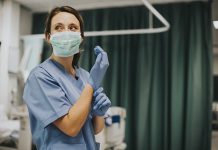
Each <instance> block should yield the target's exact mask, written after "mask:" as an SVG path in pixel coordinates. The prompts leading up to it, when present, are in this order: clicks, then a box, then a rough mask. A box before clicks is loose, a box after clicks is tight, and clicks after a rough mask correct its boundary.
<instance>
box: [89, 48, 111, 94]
mask: <svg viewBox="0 0 218 150" xmlns="http://www.w3.org/2000/svg"><path fill="white" fill-rule="evenodd" d="M94 51H95V55H97V58H96V61H95V64H94V65H93V67H92V69H91V70H90V76H89V80H88V83H89V84H90V85H91V86H92V87H93V89H94V90H96V89H98V88H99V87H100V85H101V82H102V80H103V77H104V75H105V72H106V70H107V68H108V66H109V62H108V57H107V53H106V52H105V51H104V50H103V49H102V48H101V47H100V46H96V47H95V48H94Z"/></svg>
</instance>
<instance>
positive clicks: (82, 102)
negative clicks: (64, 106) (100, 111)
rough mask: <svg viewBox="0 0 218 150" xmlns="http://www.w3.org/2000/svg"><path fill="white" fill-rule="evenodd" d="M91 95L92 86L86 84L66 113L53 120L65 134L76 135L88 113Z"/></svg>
mask: <svg viewBox="0 0 218 150" xmlns="http://www.w3.org/2000/svg"><path fill="white" fill-rule="evenodd" d="M92 95H93V88H92V86H91V85H89V84H87V85H86V86H85V88H84V89H83V91H82V94H81V95H80V98H79V99H78V101H77V102H76V103H75V104H74V105H73V106H72V107H71V108H70V110H69V112H68V114H66V115H65V116H63V117H61V118H59V119H57V120H56V121H54V124H55V125H56V126H57V127H58V128H59V129H60V130H61V131H62V132H64V133H65V134H67V135H69V136H76V135H77V134H78V133H79V131H80V130H81V128H82V126H83V124H84V123H85V121H86V118H87V116H88V114H89V111H90V106H91V101H92ZM97 120H98V119H97ZM97 122H99V121H97Z"/></svg>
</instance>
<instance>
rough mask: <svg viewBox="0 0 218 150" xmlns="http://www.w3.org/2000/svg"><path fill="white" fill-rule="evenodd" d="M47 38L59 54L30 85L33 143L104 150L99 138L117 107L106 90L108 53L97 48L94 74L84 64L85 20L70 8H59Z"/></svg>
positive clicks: (42, 149) (53, 148)
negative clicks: (108, 114)
mask: <svg viewBox="0 0 218 150" xmlns="http://www.w3.org/2000/svg"><path fill="white" fill-rule="evenodd" d="M45 37H46V40H47V41H48V43H50V44H51V46H52V49H53V53H52V55H51V56H50V58H49V59H47V60H46V61H44V62H43V63H41V64H39V65H38V66H37V67H35V68H34V69H33V70H32V71H31V73H30V75H29V77H28V79H27V82H26V84H25V88H24V95H23V99H24V101H25V103H26V104H27V107H28V111H29V117H30V124H31V131H32V136H33V142H34V143H35V144H36V147H37V149H38V150H98V149H99V144H98V143H96V141H95V137H94V135H95V134H97V133H99V132H100V131H101V130H102V129H103V128H104V118H103V116H104V115H105V113H106V111H107V110H108V108H109V107H110V105H111V102H110V100H109V98H108V97H107V96H106V95H105V93H104V92H103V88H102V87H100V84H101V82H102V79H103V77H104V75H105V72H106V70H107V68H108V66H109V62H108V57H107V54H106V52H105V51H104V50H103V49H102V48H101V47H99V46H97V47H95V48H94V52H95V55H96V61H95V63H94V65H93V67H92V68H91V70H90V72H87V71H86V70H84V69H82V68H80V67H79V66H78V60H79V57H80V46H81V43H82V41H83V39H84V29H83V20H82V18H81V16H80V14H79V13H78V12H77V11H76V10H75V9H73V8H71V7H69V6H62V7H57V8H54V9H53V10H52V11H51V12H50V14H49V16H48V18H47V23H46V28H45Z"/></svg>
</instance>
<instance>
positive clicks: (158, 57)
mask: <svg viewBox="0 0 218 150" xmlns="http://www.w3.org/2000/svg"><path fill="white" fill-rule="evenodd" d="M155 7H156V8H157V10H158V11H159V12H160V13H161V14H162V15H163V16H164V17H165V18H166V19H167V20H168V21H169V22H170V25H171V27H170V30H169V31H168V32H165V33H158V34H147V35H145V34H144V35H122V36H121V35H119V36H104V37H87V38H86V39H85V45H84V50H85V51H84V52H83V54H82V57H81V60H80V65H81V67H83V68H85V69H87V70H90V68H91V67H92V65H93V64H94V61H95V57H94V54H93V48H94V46H95V45H101V46H102V47H103V48H104V49H105V50H106V51H107V53H108V57H109V61H110V66H109V69H108V71H107V73H106V76H105V78H104V83H103V85H104V89H105V92H106V93H107V95H108V97H110V99H111V101H112V105H114V106H122V107H125V108H126V110H127V118H126V139H125V141H126V143H127V149H128V150H210V142H211V103H212V94H213V93H212V39H211V35H212V34H211V28H212V25H211V4H210V2H192V3H177V4H165V5H155ZM81 13H82V16H83V18H84V22H85V30H86V31H93V30H113V29H133V28H143V27H147V26H148V10H147V9H145V7H144V6H136V7H123V8H108V9H97V10H87V11H82V12H81ZM45 16H46V14H34V20H33V25H34V27H33V33H43V30H44V24H43V23H42V24H37V22H42V21H43V22H44V21H45ZM154 25H155V27H158V26H160V25H161V24H160V22H158V21H157V19H155V20H154ZM50 53H51V51H49V50H48V46H46V47H45V50H44V53H43V59H45V58H47V57H48V56H49V55H50Z"/></svg>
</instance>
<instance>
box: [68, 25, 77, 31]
mask: <svg viewBox="0 0 218 150" xmlns="http://www.w3.org/2000/svg"><path fill="white" fill-rule="evenodd" d="M69 29H70V31H75V30H77V28H76V27H74V26H70V27H69Z"/></svg>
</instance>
